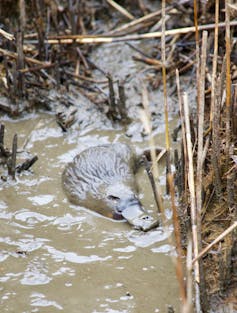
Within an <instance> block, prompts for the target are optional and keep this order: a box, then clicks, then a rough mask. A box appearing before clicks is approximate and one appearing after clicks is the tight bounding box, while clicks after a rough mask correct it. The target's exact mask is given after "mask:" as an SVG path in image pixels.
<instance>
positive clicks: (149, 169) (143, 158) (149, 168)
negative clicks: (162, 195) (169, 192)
mask: <svg viewBox="0 0 237 313" xmlns="http://www.w3.org/2000/svg"><path fill="white" fill-rule="evenodd" d="M142 160H143V162H144V166H145V169H146V172H147V176H148V178H149V181H150V184H151V188H152V191H153V195H154V199H155V203H156V207H157V211H158V213H161V210H160V206H159V196H158V194H157V191H156V183H155V179H154V176H153V174H152V171H151V167H150V166H149V164H148V160H147V157H146V156H145V155H143V156H142Z"/></svg>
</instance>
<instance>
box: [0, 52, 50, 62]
mask: <svg viewBox="0 0 237 313" xmlns="http://www.w3.org/2000/svg"><path fill="white" fill-rule="evenodd" d="M0 54H2V55H6V56H8V57H10V58H12V59H17V58H18V54H17V53H15V52H12V51H9V50H5V49H2V48H0ZM25 61H27V62H29V63H33V64H38V65H42V66H46V65H50V64H51V63H50V62H42V61H39V60H37V59H33V58H29V57H25Z"/></svg>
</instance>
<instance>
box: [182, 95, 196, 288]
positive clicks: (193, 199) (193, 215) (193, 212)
mask: <svg viewBox="0 0 237 313" xmlns="http://www.w3.org/2000/svg"><path fill="white" fill-rule="evenodd" d="M183 105H184V118H185V134H186V142H187V154H188V165H189V166H188V185H189V191H190V203H191V222H192V236H193V250H194V256H195V257H196V256H197V255H198V240H197V238H198V236H197V217H196V196H195V182H194V168H193V151H192V141H191V132H190V121H189V107H188V96H187V93H184V94H183ZM194 271H195V280H196V282H197V283H199V280H200V279H199V266H198V263H196V264H195V267H194Z"/></svg>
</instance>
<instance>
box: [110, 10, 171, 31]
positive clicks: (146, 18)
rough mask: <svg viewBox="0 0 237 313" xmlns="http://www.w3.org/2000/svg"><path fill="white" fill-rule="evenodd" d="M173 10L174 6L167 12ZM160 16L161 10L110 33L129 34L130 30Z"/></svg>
mask: <svg viewBox="0 0 237 313" xmlns="http://www.w3.org/2000/svg"><path fill="white" fill-rule="evenodd" d="M171 9H173V6H169V7H167V8H166V12H167V11H169V10H171ZM159 15H161V10H158V11H155V12H152V13H149V14H147V15H145V16H142V17H140V18H138V19H136V20H134V21H132V22H130V23H127V24H125V25H122V26H120V27H118V28H116V29H114V30H112V31H110V32H109V34H114V33H119V32H122V31H126V32H128V31H129V29H130V28H132V27H134V26H137V25H138V24H141V23H144V22H148V21H152V20H153V19H155V18H157V16H159Z"/></svg>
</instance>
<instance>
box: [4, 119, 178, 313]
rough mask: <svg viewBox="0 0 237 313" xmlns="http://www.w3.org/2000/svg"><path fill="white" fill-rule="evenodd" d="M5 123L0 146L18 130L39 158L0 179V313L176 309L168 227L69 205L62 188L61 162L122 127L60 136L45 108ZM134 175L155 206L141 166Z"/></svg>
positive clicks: (144, 196) (108, 139) (143, 195)
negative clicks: (142, 226)
mask: <svg viewBox="0 0 237 313" xmlns="http://www.w3.org/2000/svg"><path fill="white" fill-rule="evenodd" d="M4 124H5V126H6V145H7V146H10V141H11V140H12V136H13V134H14V133H18V134H19V149H21V147H23V146H24V148H25V150H27V151H30V152H31V153H32V154H37V155H38V156H39V160H38V162H37V163H36V164H35V165H34V167H33V173H28V174H27V173H24V174H22V175H21V176H18V177H17V180H16V182H10V181H8V182H6V183H1V185H0V219H1V229H0V247H1V248H0V273H1V277H0V282H1V283H0V294H1V297H0V298H1V304H0V307H1V312H19V313H20V312H22V313H23V312H24V313H26V312H27V313H28V312H50V313H51V312H58V311H63V312H70V313H74V312H81V313H95V312H98V313H115V312H116V313H117V312H118V313H120V312H121V313H122V312H123V313H125V312H126V313H144V312H146V313H152V312H167V306H168V305H173V306H174V307H175V308H176V309H177V311H178V308H179V293H178V288H177V282H176V278H175V272H174V267H173V264H172V260H171V255H173V254H174V248H173V246H172V245H171V244H170V241H167V237H169V236H171V233H172V229H171V227H170V231H169V233H168V234H167V233H164V232H163V230H162V229H155V230H153V231H150V232H148V233H142V232H139V231H136V230H134V229H132V228H131V226H129V225H128V224H127V223H126V222H116V221H112V220H109V219H106V218H104V217H101V216H99V215H97V214H95V213H93V212H91V211H88V210H86V209H85V208H78V207H76V206H73V205H72V204H70V203H69V202H68V201H67V199H66V197H65V195H64V194H63V192H62V189H61V173H62V171H63V168H64V165H65V163H67V162H68V161H70V160H71V159H72V158H73V156H74V155H76V154H77V153H78V152H80V151H81V150H83V149H85V148H86V147H88V146H92V145H97V144H99V143H107V142H112V141H117V140H121V141H124V140H126V139H125V137H124V136H123V135H122V133H121V132H119V131H117V132H115V131H109V130H108V131H100V132H94V133H89V134H84V135H81V134H80V132H79V131H78V130H73V131H72V132H71V133H70V134H66V135H64V134H63V133H62V132H61V130H60V129H59V127H58V126H56V123H55V119H54V117H52V116H50V115H46V114H37V115H32V116H30V117H28V118H27V119H21V120H18V121H12V120H8V119H7V118H6V119H5V121H4ZM157 138H158V139H159V136H158V137H157ZM161 139H162V138H160V140H161ZM7 141H9V143H7ZM158 144H160V145H161V143H160V142H158ZM143 145H144V143H139V144H138V143H136V146H137V147H140V148H142V147H143ZM19 158H20V155H19ZM160 170H161V172H163V171H164V169H162V168H161V169H160ZM162 180H163V181H164V179H161V181H162ZM138 182H140V185H142V186H141V194H140V196H141V198H142V202H143V204H144V206H145V207H146V208H148V209H150V210H152V209H153V210H154V206H153V196H152V193H151V190H150V185H149V182H148V180H147V177H146V175H145V173H144V170H143V169H141V170H140V171H139V175H138ZM167 216H168V217H169V218H170V219H171V211H170V208H169V207H168V205H167Z"/></svg>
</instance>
